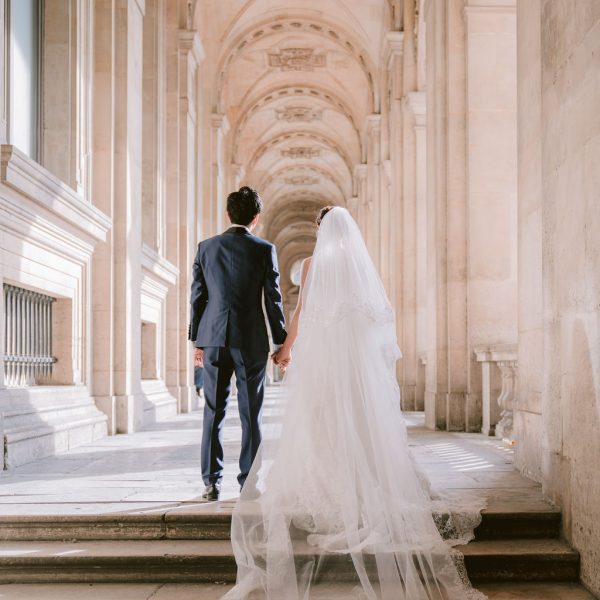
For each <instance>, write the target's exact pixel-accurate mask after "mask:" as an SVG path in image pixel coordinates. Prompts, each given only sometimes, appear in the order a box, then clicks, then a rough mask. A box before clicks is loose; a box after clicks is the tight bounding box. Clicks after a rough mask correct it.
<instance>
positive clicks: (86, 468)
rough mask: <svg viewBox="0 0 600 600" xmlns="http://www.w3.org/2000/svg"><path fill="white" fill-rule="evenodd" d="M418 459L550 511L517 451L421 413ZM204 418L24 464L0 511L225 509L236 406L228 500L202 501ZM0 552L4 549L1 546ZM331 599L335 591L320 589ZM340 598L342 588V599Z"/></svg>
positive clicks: (551, 596)
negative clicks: (520, 466) (441, 427)
mask: <svg viewBox="0 0 600 600" xmlns="http://www.w3.org/2000/svg"><path fill="white" fill-rule="evenodd" d="M278 393H279V391H278V388H277V387H272V388H269V391H268V394H267V398H266V401H265V412H264V415H265V421H266V422H268V421H269V418H270V417H272V416H273V406H274V404H275V402H276V399H277V395H278ZM405 417H406V421H407V425H408V427H409V434H410V444H411V446H412V449H413V452H414V454H415V458H416V460H417V461H418V463H419V464H420V465H421V467H422V468H423V470H424V471H425V472H426V474H427V475H428V476H429V477H430V479H431V480H432V482H433V484H434V485H435V486H439V487H443V488H445V489H448V490H450V489H456V490H459V489H478V490H481V492H482V493H484V494H485V495H486V497H487V499H488V507H489V508H495V509H501V508H502V507H504V506H509V505H510V507H511V508H512V509H513V510H514V509H515V508H517V509H519V510H520V509H522V510H525V511H535V510H547V508H548V505H547V504H546V503H545V502H544V501H543V499H542V497H541V493H540V488H539V486H538V485H537V484H535V483H534V482H532V481H530V480H528V479H526V478H524V477H523V476H521V475H520V474H519V473H517V472H516V471H515V470H514V468H513V465H512V460H513V450H512V448H510V447H508V446H506V445H505V444H504V443H502V442H501V441H499V440H497V439H495V438H489V437H485V436H483V435H478V434H464V433H446V432H432V431H429V430H427V429H425V428H424V426H423V415H422V414H420V413H407V414H406V415H405ZM200 428H201V414H200V413H194V414H188V415H179V416H177V417H176V418H174V419H172V420H170V421H165V422H161V423H159V424H156V425H154V426H152V427H150V428H148V429H147V430H145V431H142V432H139V433H135V434H131V435H122V436H115V437H110V438H105V439H103V440H100V441H98V442H96V443H94V444H90V445H87V446H83V447H80V448H77V449H74V450H71V451H69V452H67V453H65V454H62V455H59V456H56V457H51V458H46V459H44V460H40V461H37V462H35V463H31V464H29V465H23V466H21V467H18V468H16V469H13V470H11V471H9V472H4V473H3V474H2V475H0V514H2V515H4V516H11V515H14V516H22V515H29V516H31V517H32V518H33V517H35V515H56V516H57V517H58V518H59V519H60V517H61V516H62V517H68V516H69V515H90V516H95V515H98V516H100V515H111V514H116V513H120V514H122V513H127V514H152V515H156V514H157V513H158V514H164V513H166V512H169V511H173V510H179V511H181V510H204V509H206V510H214V511H223V510H225V511H229V510H231V508H232V507H233V504H234V502H233V500H234V499H235V498H236V496H237V495H238V491H239V490H238V486H237V481H236V474H237V468H236V462H237V455H238V450H239V418H238V416H237V413H236V407H235V403H232V405H231V407H230V414H229V416H228V418H227V421H226V426H225V428H224V440H225V452H226V474H225V479H224V482H223V488H222V500H223V502H221V503H218V504H205V503H202V502H201V499H200V497H201V493H202V491H203V488H204V486H203V484H202V480H201V476H200V464H199V463H200V438H201V429H200ZM0 553H1V548H0ZM226 589H228V588H227V586H215V585H192V584H179V585H175V584H165V585H156V584H131V585H116V584H83V585H82V584H44V585H40V584H19V585H15V584H9V585H8V584H7V585H0V600H5V599H10V600H22V599H27V600H30V599H31V600H55V599H60V600H71V599H72V600H86V599H90V600H142V599H143V600H147V599H150V598H152V600H188V599H190V600H191V599H192V598H193V599H194V600H213V599H216V598H219V597H220V596H221V595H222V594H223V593H224V591H225V590H226ZM481 589H482V591H485V592H486V593H487V594H488V595H489V597H490V599H497V600H509V599H516V598H519V599H522V600H542V599H543V600H567V599H572V600H589V599H591V598H592V596H590V595H589V594H587V593H586V592H585V591H583V590H582V588H580V587H579V586H576V585H572V584H557V585H540V584H538V585H534V584H510V585H508V584H502V585H487V586H482V587H481ZM323 594H324V595H323V596H322V598H323V599H324V600H325V599H327V598H328V597H329V596H328V594H327V591H324V592H323ZM337 595H338V594H337V593H336V596H337Z"/></svg>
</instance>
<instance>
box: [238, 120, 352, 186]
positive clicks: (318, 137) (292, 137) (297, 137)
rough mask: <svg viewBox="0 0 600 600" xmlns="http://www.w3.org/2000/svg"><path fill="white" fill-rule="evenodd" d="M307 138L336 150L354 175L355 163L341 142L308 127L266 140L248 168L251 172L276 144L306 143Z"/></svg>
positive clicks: (257, 150)
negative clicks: (307, 128)
mask: <svg viewBox="0 0 600 600" xmlns="http://www.w3.org/2000/svg"><path fill="white" fill-rule="evenodd" d="M307 140H310V141H313V142H318V143H320V144H323V145H324V146H326V147H327V148H329V149H330V150H332V151H333V152H336V153H337V154H338V155H339V156H340V158H341V159H342V160H343V161H344V164H345V165H346V167H347V168H348V172H349V174H350V176H352V168H353V166H352V165H353V163H352V161H351V160H350V157H349V156H348V154H347V153H346V151H345V150H344V149H343V148H342V147H341V146H340V145H339V144H337V143H336V142H334V141H333V140H332V139H331V138H329V137H327V136H324V135H322V134H320V133H316V132H313V131H309V130H306V129H301V130H300V131H293V132H291V131H290V132H286V133H281V134H279V135H276V136H275V137H274V138H273V139H271V140H269V141H268V142H265V143H264V144H262V145H261V146H259V147H258V148H257V149H256V150H255V151H254V153H253V154H252V156H251V157H250V160H249V161H248V164H247V167H246V170H247V171H248V172H251V171H252V170H253V169H254V167H255V165H256V163H257V162H258V161H259V160H260V159H261V158H262V156H263V155H264V154H265V153H266V152H268V151H270V150H272V149H273V148H275V146H278V145H280V144H285V143H288V142H296V141H297V142H300V143H305V142H306V141H307Z"/></svg>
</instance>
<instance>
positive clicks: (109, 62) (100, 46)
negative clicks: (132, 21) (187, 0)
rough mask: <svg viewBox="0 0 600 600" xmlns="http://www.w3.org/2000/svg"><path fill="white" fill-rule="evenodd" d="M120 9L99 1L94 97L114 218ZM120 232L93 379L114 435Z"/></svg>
mask: <svg viewBox="0 0 600 600" xmlns="http://www.w3.org/2000/svg"><path fill="white" fill-rule="evenodd" d="M114 35H115V13H114V11H113V1H112V0H96V2H95V3H94V97H95V105H94V112H93V130H94V136H93V146H92V174H93V177H92V198H93V200H94V205H95V206H96V207H98V208H99V209H100V210H101V211H102V212H104V213H105V214H106V215H107V216H108V217H110V218H111V219H112V218H114V213H115V207H114V199H115V186H114V180H113V177H114V157H115V154H114V137H113V132H114V127H115V113H114V106H113V95H114V90H115V70H114V64H115V63H114V60H113V57H114V51H115V38H114ZM113 255H114V232H113V230H109V231H108V232H107V234H106V241H104V242H102V241H101V242H98V244H97V246H96V249H95V251H94V254H93V263H92V332H93V333H92V348H93V361H92V379H91V392H92V396H93V397H94V401H95V402H96V406H98V408H99V409H100V410H101V411H102V412H103V413H104V414H105V415H107V417H108V423H107V425H108V433H109V435H114V434H115V433H117V400H116V396H115V391H114V360H115V348H114V345H115V335H114V330H115V321H114V318H113V307H114V305H115V298H114V263H113Z"/></svg>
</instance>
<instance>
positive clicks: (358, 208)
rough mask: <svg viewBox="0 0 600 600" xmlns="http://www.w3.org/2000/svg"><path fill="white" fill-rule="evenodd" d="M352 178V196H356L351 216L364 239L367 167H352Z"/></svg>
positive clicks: (363, 165) (360, 165) (362, 165)
mask: <svg viewBox="0 0 600 600" xmlns="http://www.w3.org/2000/svg"><path fill="white" fill-rule="evenodd" d="M352 177H353V179H354V195H355V196H356V205H355V208H354V213H353V214H354V218H355V219H356V221H357V223H358V224H359V226H360V228H361V230H362V234H363V236H365V237H366V230H365V222H364V219H365V211H366V210H367V165H366V164H364V163H362V164H359V165H354V171H353V173H352Z"/></svg>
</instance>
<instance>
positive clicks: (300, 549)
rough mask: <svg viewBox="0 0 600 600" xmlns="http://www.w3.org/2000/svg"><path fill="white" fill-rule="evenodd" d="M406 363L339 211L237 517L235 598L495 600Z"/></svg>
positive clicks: (327, 222)
mask: <svg viewBox="0 0 600 600" xmlns="http://www.w3.org/2000/svg"><path fill="white" fill-rule="evenodd" d="M399 357H400V350H399V348H398V345H397V342H396V334H395V326H394V313H393V310H392V307H391V305H390V303H389V301H388V299H387V296H386V294H385V291H384V288H383V285H382V282H381V280H380V278H379V276H378V274H377V271H376V269H375V266H374V265H373V263H372V261H371V258H370V257H369V254H368V251H367V248H366V246H365V244H364V241H363V239H362V236H361V234H360V231H359V229H358V227H357V225H356V223H355V222H354V220H353V219H352V217H351V216H350V214H349V213H348V212H347V211H346V210H345V209H343V208H334V209H332V210H331V211H330V212H329V213H328V214H327V215H326V216H325V218H324V219H323V221H322V224H321V228H320V231H319V235H318V239H317V244H316V247H315V251H314V255H313V259H312V263H311V266H310V270H309V274H308V277H307V281H306V285H305V286H304V290H303V308H302V313H301V317H300V326H299V335H298V339H297V342H296V346H295V349H294V356H293V363H292V365H291V366H290V368H289V369H288V372H287V374H286V377H285V380H284V383H283V386H282V393H281V394H280V400H279V403H278V405H277V406H276V407H275V410H274V414H273V415H270V416H269V419H270V420H271V421H272V422H271V423H269V424H266V426H265V428H264V439H263V443H262V445H261V448H260V450H259V454H258V456H257V459H256V461H255V463H254V465H253V466H252V470H251V472H250V475H249V477H248V479H247V481H246V485H245V486H244V489H243V491H242V493H241V497H240V499H239V501H238V503H237V505H236V508H235V510H234V513H233V519H232V530H231V539H232V544H233V549H234V553H235V557H236V561H237V564H238V578H237V585H236V586H235V587H234V588H233V589H232V590H231V591H230V592H229V593H228V594H226V596H225V598H227V599H228V600H232V599H241V598H248V597H251V598H254V597H256V598H268V599H272V600H296V599H302V600H306V599H309V598H313V597H315V596H314V594H316V593H317V591H318V589H319V587H320V586H322V585H327V584H328V583H331V582H340V581H349V582H352V585H351V590H352V591H351V593H350V594H346V595H349V596H350V597H356V598H368V599H378V600H379V599H380V600H447V599H456V600H464V599H465V598H483V596H482V595H481V594H479V593H478V592H476V591H475V590H474V589H473V588H471V587H470V585H469V583H468V580H466V579H465V577H464V576H461V573H460V572H459V569H458V568H457V564H456V560H455V559H454V557H453V552H452V550H451V548H450V547H449V544H448V543H447V542H446V541H444V540H443V539H442V536H441V535H440V533H439V531H438V528H437V527H436V524H435V522H434V519H433V518H432V514H433V512H434V504H433V502H432V500H431V497H430V494H429V492H428V491H427V488H426V486H424V485H423V481H422V478H421V477H419V475H418V473H417V472H416V470H415V464H414V461H413V460H412V457H411V455H410V452H409V447H408V440H407V432H406V426H405V423H404V420H403V417H402V414H401V412H400V409H399V389H398V384H397V381H396V376H395V363H396V360H397V359H398V358H399ZM344 589H347V588H344ZM251 592H254V594H251ZM325 597H327V598H332V597H336V596H332V595H328V596H325Z"/></svg>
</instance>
